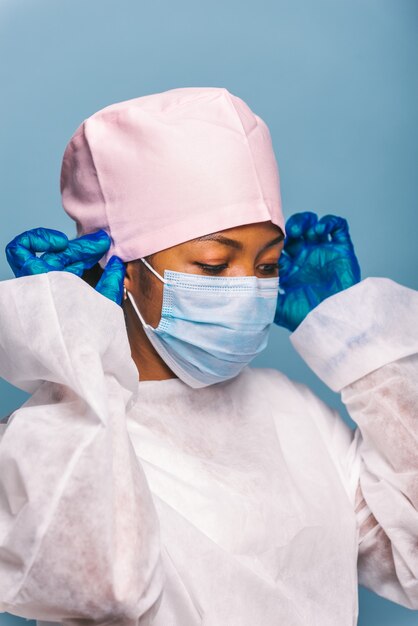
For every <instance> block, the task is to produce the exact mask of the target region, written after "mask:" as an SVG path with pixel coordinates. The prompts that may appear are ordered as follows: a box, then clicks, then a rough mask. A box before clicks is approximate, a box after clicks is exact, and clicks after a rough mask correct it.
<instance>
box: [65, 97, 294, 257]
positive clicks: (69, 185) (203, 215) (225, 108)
mask: <svg viewBox="0 0 418 626" xmlns="http://www.w3.org/2000/svg"><path fill="white" fill-rule="evenodd" d="M61 194H62V205H63V207H64V210H65V211H66V213H68V215H69V216H70V217H72V218H73V219H74V220H75V221H76V226H77V236H81V235H85V234H87V233H90V232H95V231H96V230H99V229H104V230H105V231H106V232H107V233H108V234H109V236H110V237H111V240H112V244H111V247H110V249H109V250H108V252H107V254H106V255H105V256H103V257H102V259H101V260H100V265H101V266H102V267H104V266H105V264H106V262H107V261H108V259H109V258H110V257H111V256H112V255H113V254H116V255H117V256H119V257H120V258H121V259H122V261H125V262H126V261H132V260H134V259H138V258H140V257H143V256H146V255H148V254H152V253H154V252H158V251H160V250H165V249H166V248H169V247H171V246H174V245H176V244H179V243H184V242H185V241H189V240H190V239H194V238H195V237H200V236H202V235H207V234H209V233H213V232H216V231H219V230H224V229H226V228H232V227H234V226H240V225H243V224H250V223H253V222H263V221H271V222H273V224H276V225H277V226H280V228H281V229H282V231H283V233H285V226H284V218H283V214H282V208H281V196H280V182H279V171H278V167H277V163H276V159H275V156H274V152H273V146H272V141H271V136H270V132H269V129H268V127H267V125H266V124H265V122H264V121H263V120H262V119H261V118H260V117H258V115H256V114H255V113H253V112H252V111H251V109H250V108H249V107H248V105H247V104H246V103H245V102H244V101H243V100H241V99H240V98H238V97H237V96H234V95H233V94H231V93H230V92H229V91H228V90H227V89H225V88H223V87H181V88H178V89H170V90H168V91H163V92H161V93H155V94H151V95H146V96H141V97H139V98H133V99H131V100H126V101H124V102H117V103H116V104H111V105H109V106H106V107H105V108H103V109H101V110H100V111H97V113H94V114H93V115H91V116H90V117H88V118H87V119H86V120H84V122H83V123H82V124H81V125H80V126H79V127H78V128H77V130H76V131H75V133H74V134H73V136H72V137H71V139H70V141H69V143H68V145H67V147H66V149H65V152H64V156H63V161H62V168H61Z"/></svg>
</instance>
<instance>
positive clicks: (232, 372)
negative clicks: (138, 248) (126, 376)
mask: <svg viewBox="0 0 418 626" xmlns="http://www.w3.org/2000/svg"><path fill="white" fill-rule="evenodd" d="M141 261H142V262H143V263H144V264H145V265H146V266H147V267H148V269H150V270H151V272H153V274H154V275H155V276H156V277H157V278H158V279H159V280H161V281H162V282H163V283H164V287H163V302H162V309H161V319H160V322H159V324H158V326H157V327H156V328H154V327H153V326H151V325H150V324H147V323H146V322H145V320H144V318H143V317H142V315H141V313H140V312H139V310H138V307H137V305H136V303H135V301H134V298H133V297H132V295H131V293H130V292H129V291H127V290H125V291H126V294H127V296H128V297H129V299H130V301H131V303H132V306H133V307H134V309H135V311H136V313H137V315H138V317H139V319H140V321H141V323H142V326H143V328H144V331H145V333H146V335H147V337H148V339H149V340H150V342H151V344H152V345H153V347H154V348H155V350H156V351H157V353H158V354H159V355H160V356H161V358H162V359H163V360H164V361H165V363H166V364H167V365H168V366H169V368H170V369H171V370H172V371H173V372H174V373H175V374H176V375H177V376H178V377H179V378H180V379H181V380H182V381H183V382H185V383H187V384H188V385H189V386H190V387H195V388H198V387H206V386H208V385H213V384H214V383H219V382H222V381H224V380H228V379H230V378H234V377H235V376H237V374H239V373H240V371H241V370H242V369H243V368H244V367H245V366H246V365H248V363H250V361H252V360H253V359H254V357H256V356H257V355H258V354H260V352H262V351H263V350H264V348H265V347H266V345H267V341H268V334H269V330H270V327H271V325H272V323H273V320H274V314H275V311H276V303H277V296H278V288H279V278H278V277H277V276H274V277H269V278H258V277H257V276H242V277H241V276H240V277H237V276H228V277H223V276H222V277H221V276H202V275H200V274H189V273H183V272H174V271H172V270H164V278H163V277H161V276H160V275H159V274H158V273H157V272H156V271H155V270H154V268H153V267H151V265H149V263H148V262H147V261H146V260H145V259H143V258H141ZM139 375H140V376H141V372H139Z"/></svg>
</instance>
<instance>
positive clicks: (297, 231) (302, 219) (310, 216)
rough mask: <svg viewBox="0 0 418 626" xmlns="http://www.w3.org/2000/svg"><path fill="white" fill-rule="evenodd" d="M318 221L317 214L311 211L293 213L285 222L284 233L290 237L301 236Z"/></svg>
mask: <svg viewBox="0 0 418 626" xmlns="http://www.w3.org/2000/svg"><path fill="white" fill-rule="evenodd" d="M317 221H318V216H317V214H316V213H313V212H312V211H304V212H302V213H294V215H291V217H289V219H288V220H287V222H286V234H287V235H288V237H290V238H295V237H301V236H302V235H303V234H304V233H305V232H306V231H307V230H308V229H309V228H311V227H312V226H314V225H315V224H316V223H317Z"/></svg>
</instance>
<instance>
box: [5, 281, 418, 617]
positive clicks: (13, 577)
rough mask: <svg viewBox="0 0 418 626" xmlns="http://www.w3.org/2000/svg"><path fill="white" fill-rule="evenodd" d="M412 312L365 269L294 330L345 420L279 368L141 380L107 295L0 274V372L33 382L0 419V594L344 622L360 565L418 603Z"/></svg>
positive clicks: (69, 606) (416, 315)
mask: <svg viewBox="0 0 418 626" xmlns="http://www.w3.org/2000/svg"><path fill="white" fill-rule="evenodd" d="M417 321H418V292H416V291H414V290H412V289H409V288H407V287H404V286H401V285H399V284H397V283H396V282H394V281H392V280H389V279H386V278H367V279H365V280H362V281H361V282H360V283H359V284H357V285H354V286H353V287H351V288H349V289H347V290H345V291H343V292H340V293H338V294H336V295H333V296H331V297H330V298H327V299H326V300H325V301H324V302H322V303H321V304H320V305H319V306H318V307H316V308H315V309H314V310H313V311H311V313H310V314H309V315H308V316H307V318H306V319H305V320H304V321H303V322H302V324H301V325H300V326H299V327H298V329H297V330H296V331H295V332H293V333H292V334H291V335H290V340H291V342H292V344H293V345H294V347H295V348H296V350H297V351H298V352H299V353H300V354H301V356H302V357H303V358H304V359H305V360H306V362H307V363H308V365H309V366H310V367H311V368H312V369H313V370H314V371H315V372H316V373H317V374H318V376H319V377H320V378H321V379H322V380H323V381H324V382H325V383H326V384H328V385H329V386H330V387H331V388H332V389H333V390H335V391H339V392H340V393H341V397H342V401H343V402H344V403H345V404H346V406H347V409H348V411H349V413H350V415H351V417H352V418H353V420H354V421H355V422H356V423H357V425H358V428H356V430H355V431H352V430H351V429H350V428H349V427H348V426H347V425H346V424H345V422H344V421H343V420H342V418H341V416H340V415H339V414H338V412H337V411H335V410H333V409H331V408H330V407H328V406H327V405H326V404H325V403H324V402H322V400H320V399H319V398H318V397H317V396H316V395H315V394H314V393H313V392H312V391H310V389H309V388H308V387H307V386H305V385H304V384H301V383H298V382H295V381H292V380H290V379H289V378H287V377H286V376H285V375H284V374H282V373H281V372H280V371H277V370H275V369H269V368H259V369H257V368H252V367H249V366H247V367H246V368H245V369H244V370H243V371H242V372H241V374H240V375H239V376H237V377H236V378H235V379H233V380H230V381H227V382H223V383H220V384H217V385H213V386H210V387H206V388H203V389H192V388H190V387H188V386H187V385H186V384H184V383H183V382H182V381H180V380H179V379H169V380H164V381H142V382H139V383H138V371H137V369H136V366H135V364H134V362H133V360H132V359H131V354H130V347H129V342H128V338H127V334H126V328H125V321H124V316H123V311H122V309H121V307H120V306H118V305H117V304H115V303H114V302H112V301H111V300H109V299H107V298H105V297H104V296H102V295H101V294H100V293H98V292H96V291H95V290H94V289H93V288H92V287H90V286H89V285H88V284H87V283H85V282H84V281H83V280H81V279H80V278H78V277H77V276H75V275H73V274H71V273H69V272H55V271H54V272H50V273H46V274H40V275H36V276H27V277H22V278H15V279H11V280H6V281H3V282H2V283H0V364H1V371H0V374H1V376H2V377H4V378H5V379H6V380H7V381H9V382H10V383H12V384H13V385H16V386H17V387H19V388H21V389H24V390H26V391H28V392H29V393H31V394H32V395H31V397H30V398H29V399H28V400H27V401H26V402H25V403H24V404H23V405H22V406H21V407H20V408H19V409H17V410H16V411H14V412H13V413H12V414H11V416H10V417H9V420H8V422H7V423H5V424H3V425H2V437H1V440H0V610H1V611H8V612H10V613H13V614H15V615H20V616H24V617H28V618H36V619H37V620H38V625H39V626H40V625H44V624H45V623H47V622H53V623H57V624H60V623H62V624H63V625H65V626H72V625H74V624H82V625H84V626H86V625H89V626H90V625H91V624H120V625H124V626H125V625H129V626H134V625H140V626H149V625H151V624H152V625H153V626H197V625H204V626H284V625H285V626H314V625H315V626H336V625H338V626H353V625H354V624H356V622H357V613H358V604H357V593H358V589H357V584H358V580H359V582H360V583H362V584H363V585H365V586H366V587H369V588H370V589H373V590H374V591H376V592H377V593H378V594H380V595H382V596H384V597H386V598H389V599H390V600H393V601H395V602H398V603H400V604H402V605H404V606H406V607H410V608H415V609H417V608H418V580H417V579H418V549H417V545H418V447H417V438H418V384H417V383H418V355H417V351H418V333H417ZM277 366H278V367H280V354H278V355H277ZM357 572H359V577H358V576H357Z"/></svg>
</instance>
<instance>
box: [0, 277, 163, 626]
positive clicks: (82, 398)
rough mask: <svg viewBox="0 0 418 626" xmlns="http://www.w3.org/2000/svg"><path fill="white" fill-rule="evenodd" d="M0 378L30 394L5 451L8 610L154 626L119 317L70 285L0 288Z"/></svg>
mask: <svg viewBox="0 0 418 626" xmlns="http://www.w3.org/2000/svg"><path fill="white" fill-rule="evenodd" d="M0 375H1V376H2V377H3V378H4V379H5V380H7V381H8V382H10V383H12V384H13V385H15V386H17V387H19V388H21V389H23V390H25V391H28V392H30V393H32V396H31V397H30V398H29V399H28V401H27V402H25V403H24V404H23V405H22V407H20V408H19V409H18V410H16V411H14V413H12V415H11V416H10V418H9V421H8V423H7V426H6V427H4V426H2V433H1V434H2V436H1V440H0V610H1V611H8V612H10V613H12V614H14V615H19V616H21V617H26V618H32V619H38V620H48V621H58V622H61V623H62V624H63V625H65V626H71V625H73V624H78V623H83V624H101V623H110V621H111V620H114V623H118V624H121V625H129V626H130V625H132V626H133V625H135V626H136V625H137V624H138V623H140V624H141V625H142V624H143V625H145V624H149V623H150V620H151V617H152V614H153V612H155V611H156V610H157V608H158V604H159V601H160V598H161V593H162V588H163V572H162V565H161V560H160V538H159V523H158V518H157V515H156V511H155V508H154V505H153V501H152V497H151V494H150V491H149V488H148V484H147V482H146V478H145V475H144V472H143V469H142V467H141V465H140V463H139V461H138V459H137V457H136V455H135V453H134V450H133V447H132V444H131V441H130V439H129V435H128V433H127V429H126V422H125V415H126V412H127V410H128V409H129V406H130V405H131V403H132V402H133V401H134V400H135V395H136V393H137V390H138V372H137V370H136V367H135V364H134V363H133V361H132V359H131V356H130V348H129V342H128V338H127V335H126V330H125V325H124V319H123V312H122V309H121V308H120V307H119V306H118V305H117V304H116V303H115V302H112V301H111V300H109V299H107V298H104V297H103V296H102V295H101V294H100V293H98V292H97V291H95V290H94V289H92V288H91V287H90V286H89V285H87V284H86V283H84V282H83V281H82V280H80V278H79V277H77V276H75V275H74V274H71V273H69V272H59V271H52V272H49V273H44V274H38V275H34V276H24V277H21V278H16V279H12V280H7V281H3V282H1V283H0Z"/></svg>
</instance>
